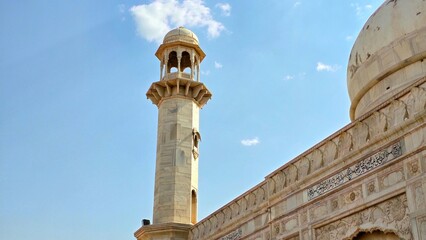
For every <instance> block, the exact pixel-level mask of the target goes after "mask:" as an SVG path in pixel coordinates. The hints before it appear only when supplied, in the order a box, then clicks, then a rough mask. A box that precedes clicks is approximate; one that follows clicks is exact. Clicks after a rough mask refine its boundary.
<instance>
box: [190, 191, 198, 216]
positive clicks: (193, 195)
mask: <svg viewBox="0 0 426 240" xmlns="http://www.w3.org/2000/svg"><path fill="white" fill-rule="evenodd" d="M191 223H192V224H196V223H197V193H196V192H195V190H192V191H191Z"/></svg>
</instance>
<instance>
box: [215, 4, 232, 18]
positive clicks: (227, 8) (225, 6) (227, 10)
mask: <svg viewBox="0 0 426 240" xmlns="http://www.w3.org/2000/svg"><path fill="white" fill-rule="evenodd" d="M216 7H217V8H219V9H220V10H222V14H223V15H225V16H231V8H232V7H231V5H229V3H218V4H216Z"/></svg>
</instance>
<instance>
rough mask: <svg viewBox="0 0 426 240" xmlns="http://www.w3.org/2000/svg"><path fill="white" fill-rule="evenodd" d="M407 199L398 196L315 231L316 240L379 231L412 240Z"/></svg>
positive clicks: (348, 237)
mask: <svg viewBox="0 0 426 240" xmlns="http://www.w3.org/2000/svg"><path fill="white" fill-rule="evenodd" d="M408 212H409V210H408V205H407V197H406V196H405V195H399V196H397V197H394V198H391V199H389V200H387V201H385V202H382V203H379V204H377V205H375V206H372V207H369V208H367V209H364V210H362V211H360V212H357V213H355V214H352V215H350V216H347V217H344V218H342V219H340V220H337V221H335V222H332V223H329V224H327V225H325V226H321V227H319V228H316V229H315V236H316V239H317V240H329V239H352V237H354V236H356V235H357V233H358V232H362V231H371V230H381V231H384V232H394V233H395V234H397V235H398V236H399V237H400V238H402V239H406V240H411V239H413V236H412V233H411V228H410V218H409V216H408Z"/></svg>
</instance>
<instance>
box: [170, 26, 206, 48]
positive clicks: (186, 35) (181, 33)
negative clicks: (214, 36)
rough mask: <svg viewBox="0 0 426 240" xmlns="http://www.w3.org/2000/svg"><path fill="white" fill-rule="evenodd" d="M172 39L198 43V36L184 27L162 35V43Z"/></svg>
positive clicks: (172, 40)
mask: <svg viewBox="0 0 426 240" xmlns="http://www.w3.org/2000/svg"><path fill="white" fill-rule="evenodd" d="M174 41H182V42H188V43H192V44H196V45H198V37H197V36H196V35H195V33H193V32H192V31H190V30H188V29H186V28H184V27H178V28H176V29H173V30H171V31H170V32H168V33H167V34H166V36H164V40H163V43H170V42H174Z"/></svg>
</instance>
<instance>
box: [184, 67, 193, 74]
mask: <svg viewBox="0 0 426 240" xmlns="http://www.w3.org/2000/svg"><path fill="white" fill-rule="evenodd" d="M182 72H184V73H186V74H191V68H189V67H187V68H185V69H183V71H182Z"/></svg>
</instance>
